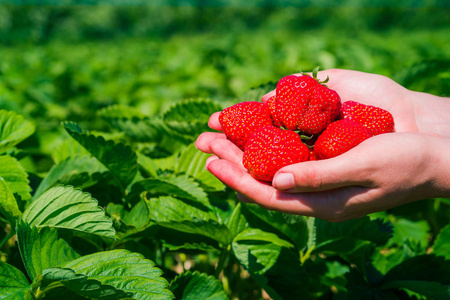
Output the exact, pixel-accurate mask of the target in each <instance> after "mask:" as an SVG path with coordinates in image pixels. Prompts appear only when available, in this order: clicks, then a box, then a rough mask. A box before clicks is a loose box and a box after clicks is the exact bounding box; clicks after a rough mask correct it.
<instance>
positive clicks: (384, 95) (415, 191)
mask: <svg viewBox="0 0 450 300" xmlns="http://www.w3.org/2000/svg"><path fill="white" fill-rule="evenodd" d="M327 75H328V76H330V82H329V83H328V86H329V87H330V88H332V89H334V90H336V91H337V92H338V93H339V94H340V95H341V98H342V100H343V101H346V100H355V101H358V102H361V103H364V104H369V105H375V106H378V107H382V108H384V109H386V110H388V111H390V112H391V113H392V114H393V116H394V119H395V122H396V131H397V133H391V134H383V135H379V136H375V137H372V138H370V139H368V140H366V141H364V142H363V143H361V144H360V145H358V146H357V147H356V148H353V149H351V150H350V151H348V152H346V153H344V154H342V155H340V156H338V157H335V158H332V159H327V160H321V161H311V162H302V163H299V164H295V165H290V166H287V167H284V168H282V169H280V170H279V171H278V172H277V174H276V175H275V177H274V180H273V185H270V184H268V183H264V182H260V181H257V180H255V179H254V178H253V177H251V176H250V174H249V173H247V171H246V170H245V168H244V167H243V165H242V155H243V153H242V151H241V150H239V149H238V148H237V147H236V146H235V145H234V144H232V143H231V142H229V141H228V140H227V139H226V137H225V135H224V134H221V133H204V134H202V135H201V136H200V137H199V138H198V140H197V143H196V146H197V148H198V149H200V150H201V151H204V152H207V153H213V154H215V155H214V156H212V157H211V158H210V159H209V160H208V162H207V168H208V170H209V171H210V172H212V173H213V174H214V175H215V176H216V177H217V178H219V179H220V180H221V181H222V182H224V183H225V184H226V185H228V186H230V187H231V188H233V189H234V190H236V191H237V192H238V197H239V199H240V200H242V201H245V202H253V203H256V204H258V205H260V206H262V207H265V208H267V209H270V210H277V211H282V212H287V213H293V214H300V215H306V216H315V217H319V218H322V219H325V220H328V221H344V220H347V219H351V218H357V217H362V216H364V215H366V214H369V213H372V212H376V211H381V210H385V209H388V208H390V207H394V206H398V205H401V204H404V203H407V202H410V201H414V200H419V199H424V198H427V197H433V196H435V193H436V191H440V192H442V191H447V190H446V188H447V187H448V186H450V183H449V182H446V180H445V178H447V177H448V176H447V177H446V176H442V173H443V172H446V171H445V170H441V172H438V171H437V168H436V166H435V164H433V163H432V162H431V161H430V160H433V159H436V157H435V156H433V155H432V153H430V148H431V147H433V146H432V144H433V143H434V144H436V146H435V147H434V148H431V149H434V150H435V152H437V153H436V155H440V156H438V157H443V156H444V154H443V153H447V152H442V151H440V152H439V151H437V149H442V148H444V149H448V148H446V147H447V146H448V145H447V144H448V140H444V139H439V138H436V137H431V136H429V135H426V134H420V133H401V132H418V131H419V130H418V127H417V125H416V123H415V115H414V107H413V105H412V102H411V100H410V99H409V98H408V97H407V95H408V92H409V91H408V90H406V89H404V88H403V87H401V86H399V85H398V84H396V83H395V82H393V81H391V80H390V79H388V78H386V77H383V76H379V75H372V74H366V73H361V72H355V71H346V70H328V71H322V72H319V78H320V79H322V80H323V79H324V78H323V76H325V78H326V76H327ZM372 86H374V87H372ZM271 94H273V92H271V93H269V94H268V95H266V96H265V97H263V101H267V99H268V98H269V97H270V96H271ZM209 125H210V127H211V128H213V129H216V130H221V127H220V123H219V122H218V113H216V114H213V115H212V116H211V118H210V122H209ZM446 142H447V144H446ZM405 145H407V146H406V147H405ZM444 157H445V156H444ZM430 166H433V167H432V170H430ZM447 172H448V171H447ZM412 174H417V175H412ZM444 174H445V173H444ZM436 177H437V179H436V180H431V178H436ZM442 178H444V180H441V179H442ZM446 184H448V185H446Z"/></svg>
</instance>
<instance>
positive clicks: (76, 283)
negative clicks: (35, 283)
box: [40, 268, 131, 300]
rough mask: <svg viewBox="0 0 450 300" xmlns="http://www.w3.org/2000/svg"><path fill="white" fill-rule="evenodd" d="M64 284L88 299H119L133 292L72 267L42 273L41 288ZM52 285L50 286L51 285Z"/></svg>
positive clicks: (48, 289)
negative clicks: (76, 270)
mask: <svg viewBox="0 0 450 300" xmlns="http://www.w3.org/2000/svg"><path fill="white" fill-rule="evenodd" d="M52 284H53V285H59V284H62V285H64V286H65V287H66V288H68V289H69V290H70V291H72V292H74V293H75V294H77V295H79V296H82V297H86V298H88V299H104V298H106V299H108V300H109V299H111V300H119V299H124V298H129V297H130V296H131V293H126V292H125V291H122V290H118V289H116V288H115V287H113V286H110V285H106V284H105V285H104V284H102V283H101V282H99V281H98V280H94V279H89V278H88V277H87V276H85V275H82V274H75V272H74V271H73V270H71V269H62V268H49V269H45V270H44V272H43V274H42V282H41V286H40V288H41V289H43V290H47V293H48V292H49V291H50V292H51V285H52ZM49 286H50V287H49ZM83 299H84V298H83Z"/></svg>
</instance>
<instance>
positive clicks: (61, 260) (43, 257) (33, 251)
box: [16, 221, 80, 280]
mask: <svg viewBox="0 0 450 300" xmlns="http://www.w3.org/2000/svg"><path fill="white" fill-rule="evenodd" d="M16 232H17V239H18V244H19V249H20V254H21V256H22V261H23V262H24V265H25V268H26V270H27V273H28V275H29V276H30V278H31V279H32V280H33V279H34V278H36V276H37V275H39V274H42V271H43V270H44V269H47V268H52V267H58V266H61V265H63V264H66V263H68V262H70V261H72V260H74V259H77V258H78V257H80V255H78V253H76V252H75V251H74V250H73V249H72V248H71V247H70V245H69V244H68V243H67V242H66V241H64V240H63V239H60V238H58V233H57V231H56V229H55V228H49V227H44V228H41V229H40V230H39V229H38V228H37V227H35V226H29V225H28V224H27V223H25V222H24V221H20V222H18V224H17V228H16Z"/></svg>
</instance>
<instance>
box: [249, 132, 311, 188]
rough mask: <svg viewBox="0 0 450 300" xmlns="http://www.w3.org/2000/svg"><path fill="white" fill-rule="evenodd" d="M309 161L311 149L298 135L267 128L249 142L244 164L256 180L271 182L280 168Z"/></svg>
mask: <svg viewBox="0 0 450 300" xmlns="http://www.w3.org/2000/svg"><path fill="white" fill-rule="evenodd" d="M308 159H309V149H308V147H307V146H306V145H305V144H303V143H302V140H301V139H300V136H299V135H298V134H297V133H295V132H294V131H291V130H283V129H280V128H277V127H275V126H266V127H263V128H261V129H259V130H257V131H255V132H254V133H253V134H252V136H251V137H250V139H249V140H248V142H247V144H246V145H245V151H244V157H243V164H244V167H245V168H246V169H247V170H248V172H249V173H250V174H251V175H252V176H253V177H254V178H256V179H258V180H262V181H268V182H271V181H272V179H273V176H274V175H275V173H276V172H277V171H278V170H279V169H280V168H282V167H284V166H287V165H291V164H296V163H299V162H302V161H307V160H308Z"/></svg>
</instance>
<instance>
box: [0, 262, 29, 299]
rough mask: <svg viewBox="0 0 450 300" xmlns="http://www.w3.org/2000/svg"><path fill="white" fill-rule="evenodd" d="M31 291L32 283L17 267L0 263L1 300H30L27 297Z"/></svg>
mask: <svg viewBox="0 0 450 300" xmlns="http://www.w3.org/2000/svg"><path fill="white" fill-rule="evenodd" d="M29 290H30V283H29V282H28V280H27V277H26V276H25V274H23V273H22V272H20V271H19V270H18V269H16V268H15V267H13V266H11V265H9V264H7V263H4V262H2V261H0V299H4V300H23V299H30V298H28V297H26V296H27V293H28V292H29Z"/></svg>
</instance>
